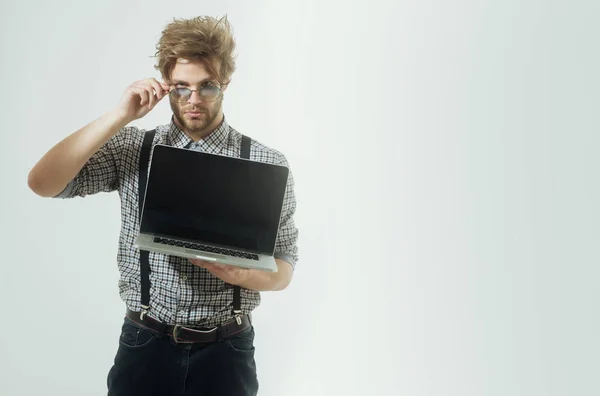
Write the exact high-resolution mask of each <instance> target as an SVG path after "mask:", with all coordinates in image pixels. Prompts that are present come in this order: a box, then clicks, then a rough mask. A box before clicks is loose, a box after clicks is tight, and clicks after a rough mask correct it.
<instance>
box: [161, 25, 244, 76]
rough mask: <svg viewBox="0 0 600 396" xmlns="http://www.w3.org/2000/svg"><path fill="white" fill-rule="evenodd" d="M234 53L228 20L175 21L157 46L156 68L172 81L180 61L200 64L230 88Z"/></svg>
mask: <svg viewBox="0 0 600 396" xmlns="http://www.w3.org/2000/svg"><path fill="white" fill-rule="evenodd" d="M234 50H235V40H234V38H233V31H232V29H231V26H230V25H229V22H228V21H227V16H224V17H222V18H221V19H216V18H213V17H209V16H200V17H196V18H192V19H173V22H171V23H169V24H168V25H167V26H166V27H165V29H164V30H163V31H162V35H161V38H160V40H159V41H158V43H157V45H156V54H155V55H156V57H157V59H158V64H157V65H156V66H155V68H156V69H157V70H160V73H161V74H162V77H163V78H164V79H165V80H166V81H169V80H170V78H171V72H172V71H173V68H174V67H175V63H177V60H178V59H180V58H182V59H187V60H199V61H201V62H202V63H203V64H204V66H205V67H206V69H207V71H208V73H209V74H210V75H211V76H212V77H213V78H215V79H216V80H217V81H218V82H219V83H220V84H221V85H227V84H228V83H229V80H230V78H231V75H232V74H233V72H234V71H235V57H234V53H233V51H234Z"/></svg>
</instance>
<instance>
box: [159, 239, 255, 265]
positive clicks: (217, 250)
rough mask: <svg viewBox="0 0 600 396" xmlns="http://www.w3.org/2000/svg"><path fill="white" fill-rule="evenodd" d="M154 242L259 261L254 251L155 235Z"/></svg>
mask: <svg viewBox="0 0 600 396" xmlns="http://www.w3.org/2000/svg"><path fill="white" fill-rule="evenodd" d="M154 242H156V243H162V244H164V245H171V246H179V247H184V248H188V249H194V250H200V251H203V252H210V253H218V254H224V255H227V256H234V257H240V258H245V259H249V260H256V261H258V254H254V253H246V252H239V251H237V250H231V249H223V248H218V247H213V246H206V245H200V244H199V243H192V242H181V241H174V240H172V239H167V238H159V237H154Z"/></svg>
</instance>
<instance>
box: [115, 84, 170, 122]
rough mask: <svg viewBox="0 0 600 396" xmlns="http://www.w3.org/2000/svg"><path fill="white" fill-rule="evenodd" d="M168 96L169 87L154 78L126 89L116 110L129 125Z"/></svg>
mask: <svg viewBox="0 0 600 396" xmlns="http://www.w3.org/2000/svg"><path fill="white" fill-rule="evenodd" d="M168 94H169V85H167V84H165V83H161V82H158V81H157V80H156V79H154V78H147V79H145V80H140V81H136V82H134V83H133V84H131V85H130V86H129V87H127V89H126V90H125V92H124V93H123V96H122V97H121V101H120V102H119V105H118V108H117V109H118V111H119V112H120V113H121V114H122V115H123V117H124V118H125V119H126V120H127V123H129V122H131V121H134V120H137V119H139V118H142V117H144V116H145V115H146V114H148V113H149V112H150V110H152V109H153V108H154V107H155V106H156V104H157V103H158V102H160V101H161V100H162V99H163V98H164V97H165V96H167V95H168Z"/></svg>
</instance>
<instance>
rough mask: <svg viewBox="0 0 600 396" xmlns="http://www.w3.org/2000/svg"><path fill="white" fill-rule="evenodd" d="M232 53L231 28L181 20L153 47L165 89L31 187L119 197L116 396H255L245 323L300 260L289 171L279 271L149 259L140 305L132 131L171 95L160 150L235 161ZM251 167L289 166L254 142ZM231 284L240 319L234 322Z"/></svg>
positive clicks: (35, 177) (85, 134) (136, 143)
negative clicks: (228, 107) (121, 307)
mask: <svg viewBox="0 0 600 396" xmlns="http://www.w3.org/2000/svg"><path fill="white" fill-rule="evenodd" d="M234 48H235V42H234V39H233V36H232V33H231V29H230V26H229V23H228V21H227V20H226V18H222V19H220V20H216V19H214V18H211V17H198V18H193V19H190V20H174V21H173V22H172V23H170V24H168V25H167V27H166V28H165V30H164V31H163V32H162V36H161V38H160V40H159V43H158V45H157V53H156V55H157V59H158V64H157V66H156V68H157V69H158V70H160V72H161V75H162V79H163V81H162V82H159V81H157V80H156V79H154V78H148V79H145V80H141V81H136V82H134V83H133V84H131V85H130V86H129V87H128V88H127V89H126V90H125V92H124V94H123V95H122V97H121V100H120V102H119V103H118V105H117V106H116V107H115V108H114V109H112V110H110V111H108V112H106V113H105V114H103V115H102V116H101V117H99V118H98V119H96V120H95V121H93V122H92V123H90V124H88V125H87V126H85V127H84V128H82V129H80V130H78V131H76V132H75V133H73V134H71V135H69V136H68V137H66V138H65V139H64V140H62V141H61V142H59V143H58V144H56V145H55V146H54V147H53V148H52V149H51V150H49V151H48V152H47V153H46V154H45V155H44V156H43V157H42V158H41V159H40V161H39V162H38V163H37V164H36V165H35V167H34V168H33V169H32V170H31V172H30V174H29V179H28V183H29V186H30V188H31V189H32V190H33V191H34V192H35V193H36V194H38V195H40V196H43V197H60V198H71V197H77V196H78V197H84V196H86V195H90V194H96V193H99V192H110V191H118V192H119V195H120V197H121V207H122V210H121V213H122V226H121V234H120V239H119V250H118V256H117V259H118V264H119V271H120V280H119V292H120V295H121V298H122V299H123V301H124V302H125V304H126V307H127V315H126V317H125V318H124V323H123V327H122V332H121V337H120V343H119V348H118V351H117V354H116V357H115V362H114V366H113V367H112V368H111V370H110V372H109V373H108V394H109V395H112V396H119V395H128V396H132V395H144V396H148V395H177V394H186V395H188V394H189V395H192V394H194V395H196V394H197V395H200V394H202V395H236V396H241V395H255V394H256V393H257V392H258V380H257V375H256V366H255V361H254V344H253V340H254V327H253V326H252V324H251V322H250V320H251V318H250V316H249V314H250V313H251V312H252V310H254V309H255V308H256V307H257V306H258V305H259V304H260V291H267V290H282V289H284V288H285V287H286V286H287V285H288V284H289V282H290V280H291V278H292V273H293V268H294V266H295V264H296V261H297V259H298V254H297V246H296V241H297V237H298V230H297V229H296V227H295V225H294V220H293V215H294V212H295V207H296V203H295V196H294V182H293V177H292V176H291V172H290V177H289V179H288V185H287V190H286V194H285V201H284V205H283V213H282V216H281V224H280V229H279V234H278V238H277V242H276V247H275V258H276V263H277V267H278V272H276V273H268V272H264V271H258V270H248V269H241V268H237V267H233V266H226V265H219V264H214V263H212V264H211V263H208V262H205V261H202V260H194V259H192V260H186V259H182V258H179V257H174V256H169V255H160V254H152V255H151V256H150V260H149V265H150V285H151V287H150V292H149V294H150V303H149V304H148V306H145V305H144V304H142V303H141V301H142V294H143V293H142V292H141V288H142V285H141V283H142V282H141V280H140V279H141V276H140V251H139V250H138V249H136V248H134V246H133V243H134V239H135V236H136V233H137V230H139V216H138V213H139V212H138V211H139V203H138V200H139V194H138V187H139V184H138V170H139V168H138V166H139V162H140V152H141V150H142V143H143V140H144V136H145V135H146V132H145V131H143V130H140V129H138V128H136V127H133V126H127V125H128V124H129V123H131V122H132V121H134V120H137V119H139V118H142V117H144V116H145V115H146V114H148V112H150V111H151V110H152V109H153V108H154V107H155V106H156V105H157V103H159V102H160V101H161V100H162V99H164V98H166V97H169V101H170V104H171V109H172V111H173V116H172V118H171V122H170V123H169V124H168V125H160V126H158V127H157V128H156V129H155V135H154V140H153V142H152V144H153V145H155V144H167V145H171V146H175V147H180V148H188V149H190V150H202V151H206V152H210V153H216V154H222V155H227V156H234V157H239V156H240V145H241V140H242V135H241V134H240V133H239V132H237V131H236V130H235V129H233V128H232V127H231V126H229V125H228V123H227V121H226V120H225V117H224V114H223V108H222V103H223V94H224V92H225V91H226V89H227V86H228V84H229V82H230V79H231V75H232V74H233V72H234V70H235V61H234V57H233V51H234ZM250 159H251V160H256V161H263V162H270V163H275V164H280V165H286V166H287V165H288V164H287V161H286V158H285V157H284V156H283V155H282V154H281V153H279V152H278V151H276V150H273V149H270V148H268V147H266V146H264V145H262V144H260V143H259V142H256V141H254V140H253V141H252V144H251V149H250ZM190 182H193V181H190ZM236 286H239V288H238V289H237V290H239V297H240V302H241V311H242V317H241V319H243V320H240V317H234V316H233V314H232V304H233V300H234V297H235V293H234V290H236ZM143 310H144V314H142V311H143ZM146 311H147V312H146ZM190 340H191V341H190Z"/></svg>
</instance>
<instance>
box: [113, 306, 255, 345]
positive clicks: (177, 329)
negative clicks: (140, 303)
mask: <svg viewBox="0 0 600 396" xmlns="http://www.w3.org/2000/svg"><path fill="white" fill-rule="evenodd" d="M125 316H126V317H127V318H129V319H130V320H131V321H133V322H135V323H137V324H139V325H141V326H143V327H146V328H148V329H150V330H153V331H155V332H157V333H160V334H166V335H168V336H170V337H172V338H173V340H174V341H175V342H176V343H196V342H198V343H210V342H215V341H220V340H223V339H225V338H227V337H230V336H232V335H234V334H236V333H240V332H242V331H244V330H246V329H247V328H249V327H250V326H251V325H252V318H251V316H250V315H240V316H239V317H236V318H234V319H231V320H229V321H227V322H225V323H223V324H222V325H221V326H217V327H213V328H210V329H206V330H199V329H192V328H189V327H185V326H182V325H172V324H167V323H164V322H161V321H159V320H156V319H154V318H151V317H150V316H148V315H144V316H143V319H142V318H140V316H141V313H140V312H135V311H131V310H129V309H128V310H127V313H126V314H125Z"/></svg>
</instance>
